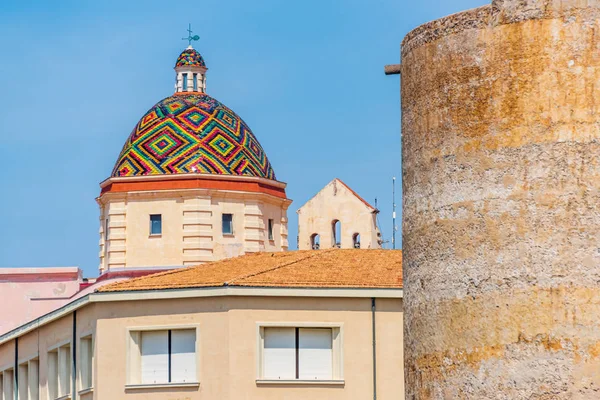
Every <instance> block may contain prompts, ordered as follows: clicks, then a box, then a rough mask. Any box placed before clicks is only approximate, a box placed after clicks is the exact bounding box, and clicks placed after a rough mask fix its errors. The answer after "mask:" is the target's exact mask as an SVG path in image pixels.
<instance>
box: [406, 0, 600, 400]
mask: <svg viewBox="0 0 600 400" xmlns="http://www.w3.org/2000/svg"><path fill="white" fill-rule="evenodd" d="M599 18H600V0H579V1H578V0H503V1H500V0H498V1H494V2H493V4H491V5H490V6H487V7H482V8H479V9H475V10H471V11H467V12H465V13H461V14H456V15H452V16H449V17H447V18H444V19H442V20H439V21H434V22H431V23H429V24H426V25H424V26H422V27H419V28H417V29H416V30H415V31H413V32H411V33H410V34H409V35H408V36H407V38H406V39H405V40H404V42H403V47H402V53H403V59H402V111H403V120H402V129H403V145H402V146H403V178H404V182H403V187H404V199H403V211H404V222H403V247H404V249H403V250H404V271H405V272H404V283H405V303H404V304H405V313H406V314H405V328H404V329H405V371H406V394H407V396H406V398H407V399H598V398H600V240H599V239H600V234H599V231H600V229H599V227H600V192H599V189H600V19H599Z"/></svg>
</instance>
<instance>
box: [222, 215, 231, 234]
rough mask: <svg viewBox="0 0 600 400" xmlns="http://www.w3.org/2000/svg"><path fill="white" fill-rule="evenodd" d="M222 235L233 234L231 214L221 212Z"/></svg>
mask: <svg viewBox="0 0 600 400" xmlns="http://www.w3.org/2000/svg"><path fill="white" fill-rule="evenodd" d="M223 235H233V214H223Z"/></svg>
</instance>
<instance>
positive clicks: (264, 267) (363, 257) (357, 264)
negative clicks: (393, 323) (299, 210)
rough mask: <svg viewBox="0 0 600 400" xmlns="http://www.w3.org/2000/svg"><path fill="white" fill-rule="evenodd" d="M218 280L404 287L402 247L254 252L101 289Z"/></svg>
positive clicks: (222, 283) (173, 286) (237, 283)
mask: <svg viewBox="0 0 600 400" xmlns="http://www.w3.org/2000/svg"><path fill="white" fill-rule="evenodd" d="M219 286H250V287H307V288H397V289H400V288H402V251H400V250H359V249H349V250H345V249H343V250H340V249H327V250H305V251H287V252H277V253H254V254H249V255H245V256H241V257H236V258H229V259H226V260H221V261H216V262H212V263H208V264H202V265H199V266H196V267H190V268H185V269H178V270H172V271H167V272H162V273H158V274H153V275H147V276H144V277H141V278H135V279H130V280H127V281H121V282H117V283H114V284H112V285H107V286H104V287H102V288H100V289H98V291H99V292H120V291H135V290H160V289H182V288H198V287H219Z"/></svg>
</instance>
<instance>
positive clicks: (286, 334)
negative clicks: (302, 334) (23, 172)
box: [263, 328, 296, 380]
mask: <svg viewBox="0 0 600 400" xmlns="http://www.w3.org/2000/svg"><path fill="white" fill-rule="evenodd" d="M264 340H265V344H264V350H263V378H264V379H283V380H287V379H296V330H295V329H294V328H264Z"/></svg>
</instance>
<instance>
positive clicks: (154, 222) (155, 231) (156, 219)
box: [150, 214, 162, 235]
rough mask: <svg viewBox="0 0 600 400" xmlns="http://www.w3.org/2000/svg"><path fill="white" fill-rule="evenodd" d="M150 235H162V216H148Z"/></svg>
mask: <svg viewBox="0 0 600 400" xmlns="http://www.w3.org/2000/svg"><path fill="white" fill-rule="evenodd" d="M150 234H151V235H160V234H162V216H161V215H160V214H154V215H151V216H150Z"/></svg>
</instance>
